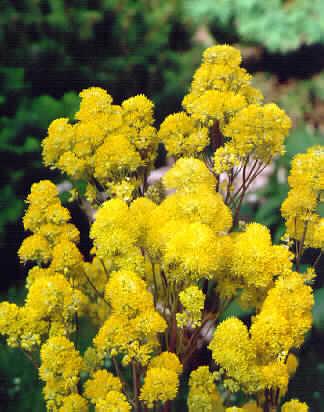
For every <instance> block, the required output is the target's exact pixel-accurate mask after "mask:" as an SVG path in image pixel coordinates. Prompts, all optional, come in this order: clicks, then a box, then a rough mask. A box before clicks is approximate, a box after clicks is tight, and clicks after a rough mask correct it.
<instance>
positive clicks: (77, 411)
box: [58, 393, 89, 412]
mask: <svg viewBox="0 0 324 412" xmlns="http://www.w3.org/2000/svg"><path fill="white" fill-rule="evenodd" d="M88 411H89V407H88V402H87V401H86V400H85V399H84V398H82V396H80V395H79V394H77V393H72V394H71V395H69V396H67V397H65V398H63V404H62V406H61V407H60V408H59V410H58V412H88Z"/></svg>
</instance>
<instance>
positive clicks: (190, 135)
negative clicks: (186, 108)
mask: <svg viewBox="0 0 324 412" xmlns="http://www.w3.org/2000/svg"><path fill="white" fill-rule="evenodd" d="M158 135H159V139H160V140H161V141H162V142H163V143H164V144H165V147H166V149H167V151H168V154H169V155H173V156H176V157H180V156H195V155H197V154H198V153H200V152H202V151H203V150H204V148H205V147H206V146H207V145H208V143H209V138H208V129H207V128H205V127H200V126H199V125H198V124H197V123H196V122H195V121H194V119H193V118H191V117H190V116H188V115H187V114H186V113H185V112H179V113H175V114H171V115H169V116H168V117H167V118H166V119H165V120H164V121H163V123H162V124H161V126H160V130H159V134H158Z"/></svg>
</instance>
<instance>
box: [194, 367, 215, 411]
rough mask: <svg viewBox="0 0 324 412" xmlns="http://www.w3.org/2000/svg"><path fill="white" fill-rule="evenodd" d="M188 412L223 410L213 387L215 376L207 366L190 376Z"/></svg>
mask: <svg viewBox="0 0 324 412" xmlns="http://www.w3.org/2000/svg"><path fill="white" fill-rule="evenodd" d="M188 409H189V412H213V411H218V410H223V407H222V399H221V396H220V394H219V393H218V391H217V389H216V386H215V376H214V374H213V373H211V372H210V371H209V368H208V366H200V367H199V368H198V369H196V370H194V371H192V372H191V374H190V379H189V396H188Z"/></svg>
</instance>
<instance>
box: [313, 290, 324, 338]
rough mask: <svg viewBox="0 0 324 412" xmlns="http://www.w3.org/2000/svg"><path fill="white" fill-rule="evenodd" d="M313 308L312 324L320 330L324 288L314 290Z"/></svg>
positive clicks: (323, 320)
mask: <svg viewBox="0 0 324 412" xmlns="http://www.w3.org/2000/svg"><path fill="white" fill-rule="evenodd" d="M314 298H315V304H314V308H313V325H314V327H315V328H316V329H318V330H320V331H321V332H323V331H324V288H320V289H317V290H315V292H314Z"/></svg>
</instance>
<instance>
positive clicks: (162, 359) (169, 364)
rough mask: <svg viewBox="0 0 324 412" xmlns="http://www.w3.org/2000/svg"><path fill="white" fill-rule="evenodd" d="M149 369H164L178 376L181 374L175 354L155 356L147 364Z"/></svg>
mask: <svg viewBox="0 0 324 412" xmlns="http://www.w3.org/2000/svg"><path fill="white" fill-rule="evenodd" d="M148 367H149V368H165V369H169V370H173V371H174V372H176V373H177V374H178V375H180V374H181V372H182V369H183V368H182V365H181V363H180V361H179V358H178V357H177V355H176V354H174V353H172V352H162V353H160V355H158V356H155V357H154V358H152V360H151V361H150V363H149V366H148Z"/></svg>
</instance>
